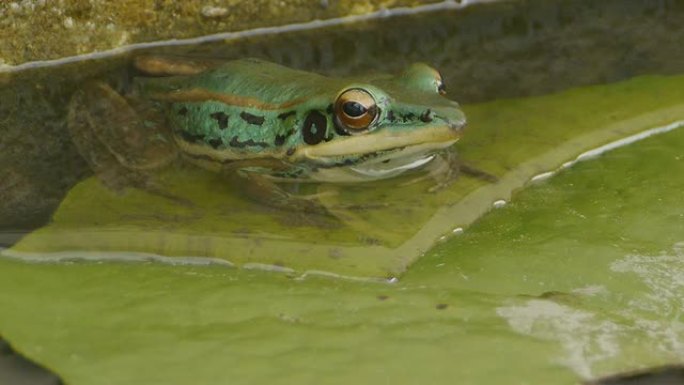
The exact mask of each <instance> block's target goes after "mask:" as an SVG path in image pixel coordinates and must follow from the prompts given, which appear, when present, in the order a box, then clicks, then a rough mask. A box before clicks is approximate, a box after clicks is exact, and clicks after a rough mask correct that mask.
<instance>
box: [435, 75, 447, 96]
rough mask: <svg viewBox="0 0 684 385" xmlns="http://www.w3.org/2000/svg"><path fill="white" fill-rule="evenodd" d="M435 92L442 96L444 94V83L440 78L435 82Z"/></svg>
mask: <svg viewBox="0 0 684 385" xmlns="http://www.w3.org/2000/svg"><path fill="white" fill-rule="evenodd" d="M437 92H439V94H440V95H442V96H446V85H444V81H443V80H442V79H441V78H440V79H439V81H438V82H437Z"/></svg>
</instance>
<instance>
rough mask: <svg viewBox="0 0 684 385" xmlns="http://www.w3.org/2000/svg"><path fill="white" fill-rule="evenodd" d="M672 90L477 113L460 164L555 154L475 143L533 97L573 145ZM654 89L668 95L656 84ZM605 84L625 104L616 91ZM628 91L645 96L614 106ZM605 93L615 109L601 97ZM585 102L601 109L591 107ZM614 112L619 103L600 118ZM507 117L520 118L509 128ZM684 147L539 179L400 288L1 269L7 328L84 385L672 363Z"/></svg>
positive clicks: (576, 376) (150, 267)
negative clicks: (491, 149)
mask: <svg viewBox="0 0 684 385" xmlns="http://www.w3.org/2000/svg"><path fill="white" fill-rule="evenodd" d="M677 79H678V78H649V79H636V80H633V81H631V82H627V83H623V84H616V85H611V86H605V87H592V88H590V89H588V90H575V91H570V92H568V93H565V94H562V95H555V96H549V97H548V98H539V99H531V100H527V101H526V100H522V101H521V100H515V101H508V102H506V101H501V102H496V103H492V104H490V105H487V106H477V107H475V108H472V107H471V108H469V112H470V115H471V117H472V118H473V120H471V121H473V123H472V124H473V125H474V128H475V127H477V126H475V122H477V121H478V120H479V121H480V122H482V124H484V122H486V121H487V119H491V120H490V122H497V124H496V127H498V128H499V130H500V134H499V135H500V136H494V137H485V136H480V134H479V133H482V132H483V130H484V128H482V129H480V130H477V129H474V130H473V131H472V134H473V135H471V136H470V137H471V138H472V139H470V140H472V142H466V141H464V143H463V148H462V154H463V156H464V157H466V158H467V159H472V160H474V161H477V163H478V164H480V163H482V164H486V165H487V167H490V168H491V169H493V170H494V171H495V172H496V171H498V170H499V169H497V168H496V165H497V164H499V165H500V164H506V163H504V162H506V161H508V160H510V159H516V161H517V162H519V164H526V163H525V162H530V161H531V160H534V159H539V156H540V154H542V155H543V154H547V155H548V154H558V153H557V152H553V151H551V149H550V148H549V150H548V151H545V150H543V149H540V150H539V151H533V152H532V153H531V154H528V153H527V151H526V150H527V149H535V148H536V147H543V145H544V143H545V142H544V141H543V140H541V139H539V140H537V141H533V140H532V139H531V138H529V142H530V143H527V142H526V141H524V140H519V141H516V142H514V143H515V146H514V145H511V147H509V151H507V152H505V153H502V154H503V155H501V157H494V155H495V153H490V156H489V157H486V156H482V157H479V158H476V157H475V154H476V153H477V154H479V153H480V152H479V150H477V149H472V150H471V149H468V148H467V147H466V146H465V145H466V144H468V143H470V144H472V145H473V146H476V145H477V143H480V144H481V148H480V149H485V148H489V147H487V146H485V143H489V144H490V145H491V146H492V147H494V148H495V149H496V148H497V146H499V145H501V146H503V144H501V142H500V140H503V141H505V140H507V138H510V137H516V131H517V132H529V131H526V130H532V129H533V128H532V127H530V126H529V125H526V124H527V123H529V122H530V121H531V120H532V118H531V117H532V116H533V114H531V112H532V111H534V110H535V109H533V108H531V106H530V105H526V104H525V103H527V102H529V103H532V101H533V100H537V101H548V100H550V99H553V98H559V99H558V100H563V101H564V102H565V103H564V104H562V106H565V107H563V108H561V105H558V106H557V109H553V108H551V107H552V105H551V104H549V105H543V104H542V105H537V108H536V111H539V116H538V117H537V119H538V120H539V121H543V120H544V119H543V116H544V115H546V116H553V114H558V115H557V116H558V119H557V120H556V121H552V122H551V121H547V126H545V127H548V135H547V138H559V137H562V136H563V135H562V134H560V133H556V132H555V130H556V129H557V128H556V127H552V126H555V125H556V124H557V125H558V126H559V127H565V126H564V124H563V122H565V123H566V124H568V125H569V127H565V129H564V130H562V131H561V132H567V130H570V129H573V130H576V134H577V135H579V136H574V137H575V138H579V137H582V136H583V135H589V134H590V131H589V129H588V128H587V129H583V127H591V125H592V124H591V123H590V122H589V120H592V119H595V120H594V122H595V123H596V124H598V123H599V122H604V124H603V125H602V126H601V127H604V128H605V130H608V127H626V126H624V125H623V124H624V122H625V121H632V122H639V121H640V120H639V119H641V118H640V117H644V116H656V115H658V114H656V112H657V111H661V112H663V111H665V112H666V111H672V110H673V108H675V106H676V105H677V104H676V103H677V99H679V100H682V99H681V97H680V95H679V94H678V92H679V91H677V90H675V89H676V88H679V89H681V87H677V86H676V84H677V81H681V79H680V80H677ZM655 84H660V87H662V88H649V87H651V86H654V85H655ZM670 87H672V89H670ZM611 88H612V89H613V90H614V91H615V93H609V94H606V93H604V91H605V90H607V89H611ZM629 90H632V94H631V98H636V97H637V96H636V95H642V99H641V101H640V102H638V101H636V100H634V99H630V98H629V97H624V99H621V93H624V92H629ZM637 90H641V92H642V93H639V92H638V91H637ZM667 90H669V91H667ZM668 92H671V93H670V94H669V97H670V98H668V97H665V96H664V95H667V94H668ZM594 93H598V95H602V97H599V96H596V97H595V98H594V99H591V98H592V97H593V96H592V95H594ZM608 96H610V97H608ZM573 97H578V98H579V99H578V100H575V101H574V102H572V100H573ZM561 98H563V99H561ZM585 98H589V99H590V100H593V102H587V103H586V104H584V103H583V102H580V100H584V99H585ZM668 100H671V101H672V104H669V103H668V102H667V101H668ZM611 101H612V102H615V103H616V105H617V104H620V103H622V105H621V106H620V107H617V106H616V107H615V108H614V109H608V110H606V109H605V107H606V106H608V105H610V104H611ZM509 104H510V105H509ZM523 106H527V108H523ZM602 106H603V107H604V109H602ZM479 108H482V110H481V111H482V115H478V112H477V111H478V109H479ZM485 109H488V110H489V112H490V113H489V114H484V111H485ZM582 109H584V110H582ZM503 111H507V113H508V115H505V116H504V115H497V112H500V113H502V112H503ZM542 112H543V114H542ZM649 112H650V114H649ZM515 113H519V114H520V115H521V119H522V118H523V117H525V116H527V117H528V118H526V119H522V122H523V123H526V124H523V125H521V126H518V125H517V122H516V119H515V116H516V114H515ZM571 113H572V114H571ZM620 113H622V114H624V115H620ZM632 113H633V114H632ZM565 114H567V115H565ZM570 114H571V115H572V116H574V117H575V118H573V119H570V118H569V115H570ZM614 114H616V115H614ZM478 116H479V118H478ZM611 116H613V117H611ZM673 118H674V117H673V116H671V115H667V114H663V115H662V117H661V118H659V119H660V120H659V119H653V120H649V121H648V122H646V123H648V124H645V125H638V126H640V127H641V129H643V128H646V127H652V125H653V124H655V125H661V124H665V123H668V122H670V121H671V120H672V119H673ZM680 118H681V116H680ZM514 123H516V124H514ZM642 123H643V122H642ZM628 126H629V125H628ZM629 127H634V125H632V126H629ZM633 129H634V130H637V129H636V128H633ZM518 130H520V131H518ZM536 130H540V127H537V128H536ZM605 130H601V131H594V132H596V133H599V132H607V131H605ZM490 132H492V133H493V132H495V131H490ZM540 132H541V131H540ZM611 132H617V131H611ZM625 134H626V132H624V131H622V132H619V133H618V135H620V136H623V135H625ZM523 136H524V135H523ZM501 137H504V138H506V139H499V138H501ZM608 139H611V138H608ZM569 141H571V139H568V138H564V141H561V143H569ZM593 144H594V145H596V144H598V143H597V142H594V143H593ZM516 146H522V147H523V148H522V149H520V150H519V151H517V150H516V149H517V148H518V147H516ZM557 148H566V149H567V147H565V146H564V145H561V146H559V147H557ZM574 148H576V147H574ZM682 148H684V130H682V129H678V130H672V131H671V132H669V133H666V134H662V135H657V136H653V137H650V138H648V139H645V140H643V141H640V142H638V143H637V144H634V145H631V146H626V147H623V148H620V149H617V150H614V151H612V152H608V153H606V154H604V155H603V156H602V157H600V158H598V159H596V160H594V161H590V162H582V163H579V164H577V165H575V166H574V167H573V168H570V169H567V170H563V171H561V172H560V173H559V175H557V176H555V177H554V178H552V179H549V180H545V181H539V180H538V181H537V182H535V183H534V185H533V186H530V187H529V188H528V189H526V190H524V191H521V192H519V193H518V194H516V195H515V199H514V200H513V201H511V202H510V203H509V204H507V205H506V206H505V207H503V208H501V209H497V210H494V211H492V212H490V213H489V214H488V215H485V216H484V217H482V218H481V219H480V220H479V221H477V222H476V223H474V224H473V225H472V226H471V227H470V228H468V229H467V230H466V231H465V233H463V234H461V235H459V236H455V237H452V238H451V239H449V240H448V241H446V242H443V243H441V244H440V245H438V246H437V247H435V248H434V249H433V250H431V251H429V252H428V253H427V254H426V255H425V256H424V257H423V258H421V259H420V260H419V261H418V262H417V263H415V264H414V265H413V266H412V267H411V269H410V270H409V271H408V273H406V274H405V275H404V276H403V277H402V278H401V280H400V281H399V282H396V283H394V284H388V283H377V282H373V281H367V282H358V281H349V280H341V279H329V278H321V277H308V278H307V279H293V278H292V277H291V276H288V275H283V274H271V273H265V272H259V271H250V270H245V269H228V268H225V267H223V266H178V265H168V264H160V263H109V262H108V263H101V262H97V263H94V262H91V263H53V264H34V263H26V262H25V261H20V260H11V259H0V308H1V309H2V310H3V311H2V313H0V331H2V334H3V336H4V337H5V338H6V339H7V340H8V341H10V342H11V343H12V344H13V346H14V347H15V348H16V349H17V350H19V351H21V352H22V353H23V354H25V355H26V356H28V357H30V358H32V359H34V360H36V361H37V362H39V363H41V364H43V365H44V366H46V367H48V368H50V369H52V370H54V371H55V372H56V373H58V374H59V375H60V376H61V377H62V378H63V379H64V380H65V382H66V383H69V384H74V385H78V384H89V385H92V384H95V385H97V384H132V383H145V384H157V383H159V384H162V383H163V384H188V383H193V384H196V383H200V384H203V383H207V384H209V383H211V384H224V383H225V384H247V383H271V384H289V383H320V384H343V383H344V384H347V383H385V382H390V383H393V384H415V383H436V384H447V383H449V384H451V383H459V384H500V383H518V384H537V383H543V384H570V383H577V382H578V381H581V380H582V379H585V378H593V377H595V376H599V375H604V374H609V373H613V372H618V371H623V370H627V369H630V370H632V369H636V368H638V367H647V366H652V365H662V364H667V363H674V362H678V361H681V360H682V359H684V351H683V350H682V348H681V346H683V345H684V327H682V320H681V319H680V314H679V313H680V310H681V308H682V305H683V304H682V298H684V285H682V277H684V264H683V261H684V243H682V242H683V241H684V236H683V234H684V201H682V199H681V186H682V185H683V183H684V179H683V178H684V158H683V157H682V150H681V149H682ZM511 154H512V155H511ZM502 159H503V160H502ZM542 159H548V158H542ZM560 162H561V160H558V161H557V162H549V163H545V164H543V166H545V167H541V168H540V169H536V168H530V169H529V170H527V171H526V173H528V174H530V175H533V174H534V173H538V172H540V171H543V170H546V169H553V168H554V167H556V166H558V165H559V164H560ZM527 164H529V163H527ZM501 167H503V166H501ZM510 172H514V171H510ZM506 175H509V174H505V175H504V178H505V177H506ZM516 175H517V174H516ZM525 175H527V174H525ZM527 179H528V178H527V177H525V178H523V175H521V176H520V179H519V180H520V181H521V183H522V181H523V180H527ZM516 180H518V179H516ZM85 183H88V182H85ZM485 187H486V186H485ZM485 187H482V188H485ZM490 188H491V187H490ZM480 191H481V190H480ZM494 195H495V194H492V197H494ZM488 199H491V198H488ZM84 203H87V202H84ZM456 205H458V203H457V204H456ZM61 214H62V213H59V214H58V215H57V217H56V220H55V221H56V222H58V220H59V215H61ZM457 219H458V218H457V217H452V218H451V221H452V222H451V223H452V225H458V224H459V222H458V220H457ZM430 220H432V219H430ZM430 220H428V222H427V223H428V224H429V223H430ZM53 226H56V224H55V225H53ZM29 240H30V238H29Z"/></svg>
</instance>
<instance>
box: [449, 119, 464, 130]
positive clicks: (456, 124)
mask: <svg viewBox="0 0 684 385" xmlns="http://www.w3.org/2000/svg"><path fill="white" fill-rule="evenodd" d="M466 123H467V121H466V120H465V119H461V120H457V121H453V120H448V121H447V126H448V127H449V128H450V129H452V130H453V131H456V132H458V133H460V132H461V131H463V129H464V128H465V126H466Z"/></svg>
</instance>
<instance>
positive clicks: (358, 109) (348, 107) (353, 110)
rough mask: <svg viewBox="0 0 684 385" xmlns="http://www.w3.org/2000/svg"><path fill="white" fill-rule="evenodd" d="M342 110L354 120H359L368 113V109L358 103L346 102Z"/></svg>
mask: <svg viewBox="0 0 684 385" xmlns="http://www.w3.org/2000/svg"><path fill="white" fill-rule="evenodd" d="M342 110H344V113H345V114H347V115H349V116H351V117H352V118H358V117H359V116H361V115H363V114H365V113H366V111H368V110H367V109H366V107H364V106H362V105H361V104H360V103H357V102H346V103H344V105H343V106H342Z"/></svg>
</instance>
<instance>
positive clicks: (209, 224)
mask: <svg viewBox="0 0 684 385" xmlns="http://www.w3.org/2000/svg"><path fill="white" fill-rule="evenodd" d="M683 86H684V77H643V78H636V79H633V80H630V81H626V82H623V83H617V84H613V85H607V86H595V87H588V88H582V89H575V90H570V91H566V92H563V93H559V94H554V95H548V96H543V97H536V98H529V99H520V100H501V101H495V102H491V103H485V104H480V105H472V106H465V107H464V109H465V111H466V113H467V116H468V117H469V121H470V126H471V127H472V128H471V129H470V130H469V131H468V132H467V133H466V135H465V138H464V139H463V141H462V142H461V143H459V145H458V150H459V151H460V154H461V157H462V159H463V161H464V162H465V163H466V164H468V165H469V166H470V167H476V168H478V169H481V170H484V171H486V172H489V173H492V174H494V175H496V176H498V177H499V178H500V180H499V181H498V182H496V183H487V182H485V181H483V180H481V179H476V178H473V177H468V176H463V177H461V178H460V179H459V180H457V181H456V182H455V183H453V184H452V185H451V186H449V187H448V188H446V189H443V190H441V191H439V192H437V193H427V190H428V189H429V188H430V186H431V185H433V184H434V183H435V182H434V181H430V180H425V181H423V182H421V183H411V180H412V179H415V178H416V176H415V175H412V176H407V177H405V178H403V179H392V180H388V181H383V182H378V183H375V184H370V183H365V184H360V185H356V186H347V187H344V188H343V187H338V186H322V187H319V191H323V192H322V194H323V195H324V196H327V197H325V198H322V200H323V201H324V202H325V203H326V204H327V205H328V207H331V208H339V207H341V208H344V207H348V208H350V209H334V210H331V211H333V212H334V213H335V214H336V215H335V216H336V218H335V217H332V216H315V215H303V214H299V213H293V212H287V211H277V210H270V209H267V208H265V207H263V206H260V205H258V204H254V203H252V202H250V201H249V200H247V199H245V198H244V197H241V196H240V194H238V193H237V192H236V191H235V190H236V188H235V186H231V185H230V184H229V183H228V182H227V181H226V180H224V179H223V178H222V177H221V176H218V175H216V174H212V173H209V172H206V171H202V170H199V169H196V168H189V167H179V168H174V169H170V170H167V171H166V172H165V173H164V174H163V175H161V176H160V183H161V185H162V186H163V188H164V190H165V195H166V196H164V197H160V196H159V195H157V194H153V193H150V192H148V191H143V190H138V189H128V190H127V191H125V192H123V193H115V192H112V191H109V190H107V189H106V188H105V187H103V186H102V185H101V184H100V183H99V181H98V180H96V179H95V178H91V179H88V180H85V181H83V182H82V183H80V184H79V185H77V186H76V187H75V188H73V189H72V190H71V191H70V192H69V194H68V196H67V197H66V198H65V200H64V201H63V203H62V204H61V206H60V207H59V209H58V211H57V212H56V214H55V215H54V218H53V221H52V223H51V224H50V225H49V226H47V227H45V228H43V229H40V230H38V231H36V232H34V233H32V234H30V235H28V236H27V237H25V238H24V239H22V240H21V242H19V243H18V244H17V245H15V246H14V247H13V248H12V249H11V250H7V251H4V252H3V255H6V256H12V257H18V258H23V259H30V260H33V261H59V260H65V259H67V260H74V259H91V260H92V259H95V260H109V259H115V260H157V261H163V262H169V263H180V264H188V263H190V264H206V263H219V264H230V265H238V266H244V267H252V268H253V267H258V268H266V269H276V270H283V271H289V272H297V273H299V274H310V273H322V274H335V275H341V276H347V277H375V278H387V277H395V276H398V275H400V274H401V273H403V272H404V271H405V270H406V268H407V266H409V265H410V264H411V263H412V262H414V261H415V260H416V259H417V258H418V257H419V256H420V255H421V254H422V253H424V252H425V251H426V250H428V249H429V248H430V246H431V245H433V244H434V242H435V241H436V240H437V239H439V238H440V237H442V236H443V235H444V234H446V233H449V232H451V231H452V230H453V229H454V228H459V227H464V226H467V225H469V224H470V223H472V222H473V221H474V220H476V219H477V218H478V217H479V216H481V215H482V214H483V213H485V212H486V211H487V210H489V209H490V208H491V207H492V204H493V203H494V202H495V201H497V200H508V199H509V198H510V196H511V193H512V192H513V191H515V190H517V189H519V188H521V187H523V186H524V185H525V184H526V183H527V182H528V181H530V179H531V178H533V177H535V176H536V175H539V174H543V173H545V172H549V171H553V170H556V169H557V168H558V167H561V166H562V165H563V164H564V163H565V162H568V161H570V160H572V159H574V158H575V157H577V156H578V155H579V154H582V153H583V152H586V151H589V150H591V149H594V148H596V147H597V146H602V145H606V144H607V143H610V142H614V141H619V140H621V139H624V138H625V137H628V136H630V135H634V134H637V133H639V132H643V131H646V130H648V129H651V128H654V127H660V126H666V125H667V124H671V123H673V122H676V121H678V120H680V119H684V102H683V100H684V91H683V90H684V87H683ZM169 196H171V197H174V198H172V199H170V198H169ZM179 201H181V202H184V204H180V203H179ZM355 207H356V209H354V208H355Z"/></svg>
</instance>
